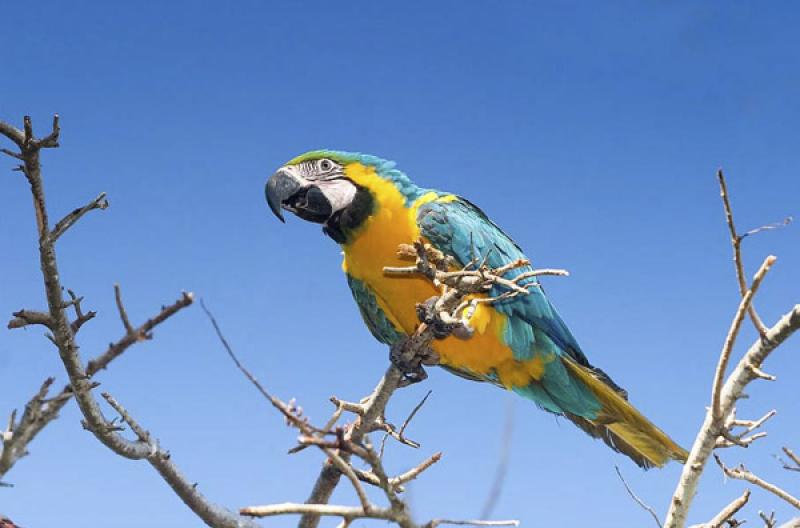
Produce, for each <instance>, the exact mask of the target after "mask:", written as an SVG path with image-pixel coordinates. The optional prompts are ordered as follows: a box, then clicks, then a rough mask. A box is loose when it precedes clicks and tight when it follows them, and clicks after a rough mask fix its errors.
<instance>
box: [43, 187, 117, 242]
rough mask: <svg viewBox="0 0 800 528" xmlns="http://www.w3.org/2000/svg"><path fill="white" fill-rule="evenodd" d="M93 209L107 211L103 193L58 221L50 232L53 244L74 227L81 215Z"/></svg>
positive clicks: (106, 201)
mask: <svg viewBox="0 0 800 528" xmlns="http://www.w3.org/2000/svg"><path fill="white" fill-rule="evenodd" d="M95 209H100V210H104V209H108V200H106V193H104V192H103V193H100V194H98V195H97V198H95V199H94V200H92V201H91V202H89V203H88V204H86V205H84V206H83V207H80V208H78V209H75V210H74V211H72V212H71V213H69V214H68V215H67V216H65V217H64V218H62V219H61V220H59V221H58V223H57V224H56V226H55V227H54V228H53V230H52V231H51V232H50V238H51V239H52V240H53V242H55V241H56V240H58V238H59V237H60V236H61V235H63V234H64V233H65V232H66V231H67V229H69V228H70V227H72V226H73V225H75V222H77V221H78V220H80V219H81V217H82V216H83V215H85V214H86V213H88V212H89V211H94V210H95Z"/></svg>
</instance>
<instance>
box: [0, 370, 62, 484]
mask: <svg viewBox="0 0 800 528" xmlns="http://www.w3.org/2000/svg"><path fill="white" fill-rule="evenodd" d="M53 381H54V379H53V378H47V379H46V380H45V381H44V383H42V385H41V387H39V390H38V391H37V392H36V394H35V395H34V396H33V398H31V399H30V401H28V403H27V404H26V405H25V411H24V412H23V413H22V417H21V418H20V420H19V423H17V420H16V416H17V411H16V410H15V411H13V412H12V413H11V417H10V418H9V421H8V426H7V428H6V430H5V431H2V435H0V436H2V441H3V443H2V446H3V449H2V452H0V477H2V476H3V475H5V474H6V473H7V472H8V470H9V469H11V467H12V466H13V465H14V464H15V463H16V462H17V460H19V459H20V458H22V457H24V456H25V455H27V454H28V451H27V449H26V448H27V446H28V443H29V442H30V441H31V440H32V439H33V437H34V436H36V434H37V433H38V432H39V430H40V429H41V428H42V427H44V425H45V424H46V423H47V421H48V415H49V409H48V405H50V404H48V402H47V401H46V400H45V398H46V397H47V392H48V391H49V390H50V386H51V385H52V384H53Z"/></svg>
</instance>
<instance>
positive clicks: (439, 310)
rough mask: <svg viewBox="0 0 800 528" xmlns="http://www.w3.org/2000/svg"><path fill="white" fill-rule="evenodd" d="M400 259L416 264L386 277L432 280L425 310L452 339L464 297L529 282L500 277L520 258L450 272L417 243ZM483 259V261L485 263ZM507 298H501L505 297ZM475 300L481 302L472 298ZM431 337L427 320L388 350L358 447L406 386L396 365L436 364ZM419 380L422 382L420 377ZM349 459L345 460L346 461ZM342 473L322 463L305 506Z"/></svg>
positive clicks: (403, 249) (449, 261)
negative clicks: (443, 325) (445, 325)
mask: <svg viewBox="0 0 800 528" xmlns="http://www.w3.org/2000/svg"><path fill="white" fill-rule="evenodd" d="M398 255H399V256H400V257H401V258H405V259H408V260H415V264H414V265H413V266H408V267H401V268H396V267H385V268H384V269H383V271H384V273H385V274H387V275H395V276H408V275H418V276H422V277H425V278H427V279H428V280H430V281H431V282H432V283H433V284H434V285H435V286H436V287H438V288H440V290H441V295H440V296H439V297H435V298H434V299H432V300H429V301H433V302H432V303H430V304H429V306H428V308H429V310H428V312H433V314H434V315H435V316H436V317H438V318H439V320H440V321H441V322H446V323H448V324H449V325H450V326H451V329H452V331H453V334H454V335H458V336H459V337H469V335H471V328H470V327H469V325H468V320H469V317H471V314H469V313H468V310H469V309H473V310H474V306H476V304H471V303H472V302H474V299H473V300H471V301H466V302H465V299H466V298H467V297H468V296H474V295H479V294H485V293H486V292H487V291H488V290H490V289H491V288H492V286H494V285H500V286H503V287H504V288H506V289H507V290H508V291H509V292H510V293H511V294H513V295H526V294H527V293H528V289H527V288H529V287H534V285H533V284H525V285H521V284H520V281H521V280H522V278H520V277H516V278H515V279H514V280H508V279H504V278H503V277H502V275H503V274H505V273H507V272H508V271H510V270H512V269H515V268H519V267H524V266H527V265H529V263H528V262H527V261H524V260H520V261H514V262H511V263H508V264H507V265H505V266H503V267H502V268H498V269H494V270H491V269H489V268H487V267H486V266H485V262H484V263H482V264H481V265H480V266H478V269H470V268H472V267H474V266H475V264H476V263H475V262H471V263H468V264H467V266H465V267H464V268H463V269H462V270H461V271H455V272H454V271H451V270H452V269H453V268H454V267H455V261H454V259H453V258H452V257H449V256H447V255H444V254H443V253H442V252H440V251H438V250H436V249H435V248H433V247H432V246H430V245H428V244H425V243H424V242H423V241H417V242H415V243H414V244H413V245H410V244H403V245H401V246H400V247H399V248H398ZM484 260H486V259H484ZM547 274H552V275H567V274H568V273H567V272H566V271H564V270H547ZM504 295H505V294H504ZM475 299H482V298H481V297H475ZM499 300H502V299H500V298H494V299H489V302H494V301H499ZM433 339H434V332H433V328H432V326H431V325H429V324H428V322H423V323H421V324H420V325H419V327H418V328H417V330H416V332H415V333H414V334H413V335H411V336H409V337H408V338H406V339H405V340H404V341H402V342H401V343H399V345H398V346H396V347H395V348H393V350H392V358H393V360H392V361H393V363H394V364H393V365H391V366H390V367H389V368H388V369H387V371H386V373H385V374H384V377H383V379H382V380H381V381H380V382H379V384H378V386H377V387H376V388H375V390H374V391H373V393H372V394H371V395H370V396H369V397H368V398H367V399H366V403H365V404H363V408H362V412H361V413H360V416H359V419H358V420H357V421H356V423H355V424H354V425H353V426H352V428H351V429H350V431H349V436H350V440H351V441H353V442H355V443H359V442H361V441H362V440H363V439H364V437H365V435H366V434H367V433H369V432H370V431H372V430H374V428H375V424H376V422H377V421H379V420H382V418H383V415H384V412H385V409H386V404H387V403H388V401H389V398H391V395H392V394H393V393H394V391H395V390H397V389H398V388H400V387H402V386H404V385H405V384H407V383H408V377H407V376H408V374H407V373H408V370H405V371H404V370H401V369H400V368H398V367H397V366H396V365H397V364H405V366H407V367H411V369H414V368H418V369H419V370H417V372H416V373H415V374H417V375H419V372H420V371H421V372H422V375H423V376H424V371H422V369H421V368H420V367H421V364H424V363H426V362H427V361H430V360H432V359H433V360H435V354H433V353H432V351H431V350H430V347H429V345H430V343H431V341H432V340H433ZM418 379H423V378H422V377H420V378H418ZM348 460H349V459H348ZM340 477H341V473H340V472H339V471H338V470H337V469H336V468H335V467H333V466H332V465H330V464H326V465H324V466H323V468H322V471H321V472H320V474H319V477H317V481H316V483H315V484H314V488H313V490H312V491H311V495H310V496H309V498H308V500H307V501H306V503H308V504H326V503H327V502H328V500H330V497H331V495H332V494H333V490H334V489H335V488H336V486H337V485H338V483H339V479H340ZM318 524H319V515H315V514H313V513H307V514H305V515H304V516H303V517H302V519H301V520H300V524H299V527H300V528H316V527H317V526H318Z"/></svg>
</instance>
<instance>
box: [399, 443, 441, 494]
mask: <svg viewBox="0 0 800 528" xmlns="http://www.w3.org/2000/svg"><path fill="white" fill-rule="evenodd" d="M441 459H442V453H441V452H438V453H434V454H433V455H431V456H430V457H428V458H426V459H425V460H423V461H422V462H421V463H420V464H418V465H417V466H416V467H413V468H411V469H409V470H408V471H406V472H405V473H401V474H400V475H397V476H396V477H394V478H392V479H389V482H390V483H391V485H392V486H393V487H395V488H397V487H398V486H400V485H402V484H405V483H406V482H410V481H412V480H414V479H415V478H417V477H418V476H419V475H420V474H421V473H422V472H423V471H425V470H426V469H428V468H429V467H431V466H432V465H434V464H435V463H437V462H438V461H439V460H441Z"/></svg>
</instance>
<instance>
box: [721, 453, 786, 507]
mask: <svg viewBox="0 0 800 528" xmlns="http://www.w3.org/2000/svg"><path fill="white" fill-rule="evenodd" d="M714 460H716V461H717V464H718V465H719V467H720V469H722V472H723V473H725V476H726V477H730V478H732V479H738V480H746V481H747V482H749V483H751V484H755V485H756V486H758V487H760V488H762V489H765V490H767V491H768V492H770V493H772V494H773V495H775V496H776V497H780V498H781V499H783V500H785V501H786V502H788V503H789V504H791V505H792V506H794V507H795V508H797V509H798V510H800V499H798V498H796V497H794V496H792V495H790V494H789V493H787V492H786V491H784V490H783V489H781V488H779V487H778V486H776V485H775V484H770V483H769V482H767V481H766V480H764V479H762V478H761V477H758V476H757V475H755V474H754V473H753V472H751V471H749V470H747V469H746V468H745V467H744V465H743V464H739V466H737V467H735V468H729V467H728V466H726V465H725V464H724V463H723V462H722V460H721V459H720V458H719V456H717V455H716V454H715V455H714Z"/></svg>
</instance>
